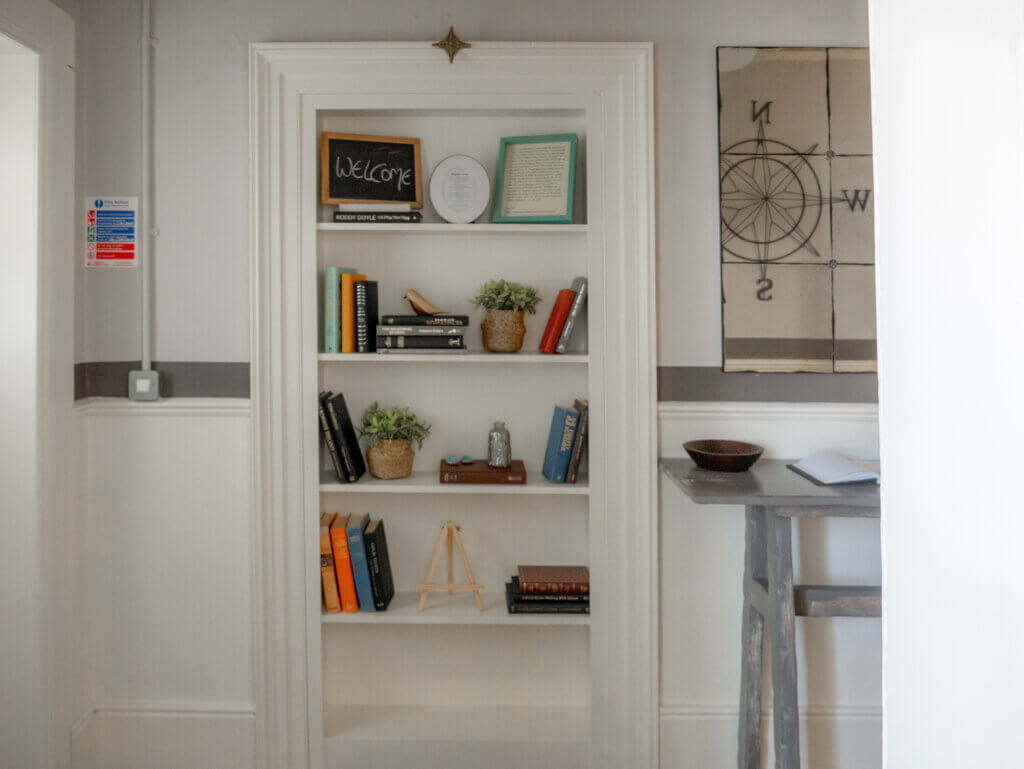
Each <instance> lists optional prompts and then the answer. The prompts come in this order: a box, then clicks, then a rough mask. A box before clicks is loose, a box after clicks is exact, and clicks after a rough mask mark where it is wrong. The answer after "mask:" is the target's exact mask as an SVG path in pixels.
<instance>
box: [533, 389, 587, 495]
mask: <svg viewBox="0 0 1024 769" xmlns="http://www.w3.org/2000/svg"><path fill="white" fill-rule="evenodd" d="M589 422H590V404H589V402H588V401H586V400H583V399H582V398H577V399H576V401H575V402H574V403H573V407H572V408H571V409H567V408H562V407H561V406H555V413H554V415H553V416H552V417H551V431H550V432H549V433H548V447H547V451H545V452H544V467H543V468H542V469H541V473H542V474H543V475H544V477H545V478H547V479H548V480H549V481H551V482H552V483H576V480H577V479H578V478H579V473H580V462H581V461H582V459H583V453H584V452H585V451H586V449H587V431H588V427H589Z"/></svg>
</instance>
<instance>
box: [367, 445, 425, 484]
mask: <svg viewBox="0 0 1024 769" xmlns="http://www.w3.org/2000/svg"><path fill="white" fill-rule="evenodd" d="M414 456H415V453H414V452H413V450H412V446H410V445H409V441H387V440H380V441H377V442H376V443H374V444H373V445H372V446H370V448H368V449H367V450H366V464H367V465H368V466H369V468H370V473H371V474H372V475H373V476H374V477H376V478H381V479H383V480H385V481H391V480H394V479H396V478H408V477H409V475H410V474H411V473H412V460H413V457H414Z"/></svg>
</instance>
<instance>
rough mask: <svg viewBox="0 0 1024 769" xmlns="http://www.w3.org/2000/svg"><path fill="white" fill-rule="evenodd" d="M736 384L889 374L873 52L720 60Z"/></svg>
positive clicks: (724, 51) (733, 55)
mask: <svg viewBox="0 0 1024 769" xmlns="http://www.w3.org/2000/svg"><path fill="white" fill-rule="evenodd" d="M718 98H719V124H718V125H719V160H720V175H719V182H720V190H719V194H720V214H721V263H722V302H723V306H722V337H723V342H722V347H723V362H724V369H725V370H726V371H769V372H770V371H780V372H783V371H811V372H822V373H832V372H837V373H839V372H867V371H875V370H876V363H875V361H876V353H875V348H876V345H875V268H874V250H875V249H874V195H873V184H872V164H871V151H872V150H871V99H870V81H869V68H868V51H867V49H866V48H719V49H718Z"/></svg>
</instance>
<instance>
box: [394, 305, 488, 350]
mask: <svg viewBox="0 0 1024 769" xmlns="http://www.w3.org/2000/svg"><path fill="white" fill-rule="evenodd" d="M468 325H469V316H468V315H449V314H447V313H439V314H437V315H382V316H381V319H380V323H378V324H377V352H379V353H421V354H422V353H462V352H465V351H466V327H467V326H468Z"/></svg>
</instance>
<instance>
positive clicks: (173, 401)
mask: <svg viewBox="0 0 1024 769" xmlns="http://www.w3.org/2000/svg"><path fill="white" fill-rule="evenodd" d="M251 411H252V408H251V403H250V401H249V399H248V398H167V399H165V400H158V401H150V402H141V401H133V400H128V399H127V398H83V399H82V400H79V401H76V402H75V416H76V417H127V416H134V417H196V416H199V417H211V416H223V417H234V416H240V417H248V416H249V414H250V413H251Z"/></svg>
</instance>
